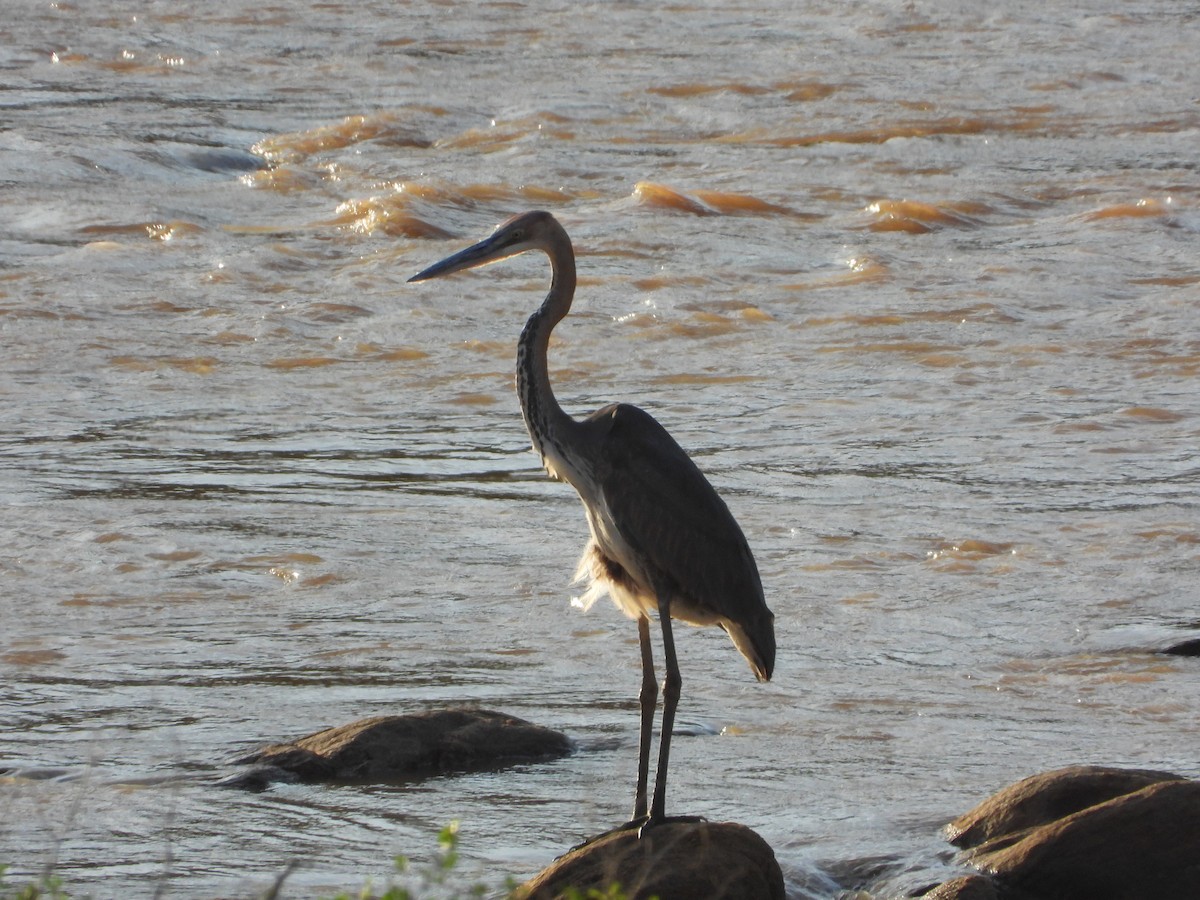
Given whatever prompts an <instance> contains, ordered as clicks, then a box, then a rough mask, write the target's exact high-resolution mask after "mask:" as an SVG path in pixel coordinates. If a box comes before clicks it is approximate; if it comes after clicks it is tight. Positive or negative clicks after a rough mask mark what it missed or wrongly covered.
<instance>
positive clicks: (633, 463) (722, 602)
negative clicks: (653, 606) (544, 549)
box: [589, 404, 770, 623]
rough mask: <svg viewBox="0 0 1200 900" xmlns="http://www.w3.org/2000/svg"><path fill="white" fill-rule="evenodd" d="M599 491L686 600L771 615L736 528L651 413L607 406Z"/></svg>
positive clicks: (742, 616) (598, 423)
mask: <svg viewBox="0 0 1200 900" xmlns="http://www.w3.org/2000/svg"><path fill="white" fill-rule="evenodd" d="M589 425H590V426H591V427H596V428H598V430H599V431H600V432H601V433H600V435H597V437H599V438H600V440H601V442H602V445H603V449H602V452H601V453H599V454H598V457H599V459H600V460H602V462H601V463H600V465H599V468H598V470H597V472H596V474H597V476H598V481H599V488H600V492H601V494H602V495H603V498H604V501H605V503H606V504H607V506H608V508H609V511H610V513H611V515H612V518H613V521H614V523H615V525H616V527H617V528H618V530H619V531H620V532H621V535H622V536H623V537H624V539H625V540H626V541H627V542H628V544H629V545H630V546H631V547H632V548H633V549H634V550H635V551H636V552H638V553H639V554H641V555H642V556H643V558H644V559H645V560H646V561H647V562H648V563H649V564H650V565H651V566H653V567H654V568H655V569H656V570H657V571H658V572H659V573H661V574H662V575H665V576H666V577H667V578H668V579H669V580H670V582H671V584H672V586H673V587H674V588H675V589H676V590H678V591H679V592H680V593H681V594H683V595H684V596H685V597H686V598H687V599H688V601H689V602H690V603H691V604H693V605H695V606H698V607H700V608H702V609H704V610H706V611H710V612H712V613H715V614H716V615H718V616H721V617H723V618H726V619H729V620H730V621H732V622H737V623H749V622H753V621H755V620H758V619H761V618H763V617H769V616H770V613H769V612H768V611H767V608H766V603H765V601H764V600H763V591H762V582H761V580H760V579H759V575H758V567H757V566H756V565H755V563H754V557H753V555H751V553H750V547H749V546H748V544H747V543H746V538H745V536H744V535H743V534H742V529H741V528H740V527H738V524H737V522H736V521H735V520H734V518H733V514H732V513H730V511H729V508H728V507H727V506H726V505H725V502H724V501H723V500H722V499H721V498H720V497H719V496H718V495H717V492H716V491H715V490H714V489H713V487H712V485H711V484H709V482H708V479H707V478H705V477H704V475H703V473H702V472H701V471H700V470H699V469H698V468H697V467H696V464H695V463H694V462H692V460H691V457H689V456H688V455H687V453H685V452H684V450H683V448H681V447H680V446H679V444H678V443H676V442H675V439H674V438H672V437H671V435H670V434H668V433H667V430H666V429H665V428H663V427H662V425H660V424H659V423H658V422H657V421H656V420H655V419H654V418H653V417H652V416H651V415H650V414H649V413H647V412H645V411H644V410H641V409H638V408H637V407H636V406H629V405H627V404H617V405H614V406H609V407H605V408H604V409H603V410H600V411H599V412H598V413H596V414H595V416H593V417H592V418H591V420H590V422H589Z"/></svg>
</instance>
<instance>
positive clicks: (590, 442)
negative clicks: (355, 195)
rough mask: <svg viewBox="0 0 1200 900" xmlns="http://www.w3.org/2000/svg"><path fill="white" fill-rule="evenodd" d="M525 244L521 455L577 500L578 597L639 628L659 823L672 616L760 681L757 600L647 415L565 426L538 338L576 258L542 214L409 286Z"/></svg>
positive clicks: (728, 533) (687, 474)
mask: <svg viewBox="0 0 1200 900" xmlns="http://www.w3.org/2000/svg"><path fill="white" fill-rule="evenodd" d="M527 250H540V251H542V252H543V253H545V254H546V255H547V256H548V257H549V258H550V266H551V270H552V279H551V284H550V292H549V293H548V294H547V295H546V299H545V300H544V301H543V302H542V305H541V306H540V307H539V308H538V310H537V311H536V312H535V313H534V314H533V315H532V316H530V317H529V321H528V322H527V323H526V324H525V328H524V330H523V331H522V332H521V338H520V340H519V341H518V343H517V394H518V396H519V398H520V401H521V412H522V414H523V415H524V417H525V425H526V427H527V428H528V429H529V436H530V438H532V440H533V448H534V450H536V451H537V452H538V455H539V456H541V458H542V464H543V465H544V466H545V467H546V471H547V472H549V473H550V475H551V477H553V478H557V479H559V480H561V481H566V482H568V483H569V484H570V485H571V486H572V487H573V488H575V490H576V491H577V492H578V493H579V498H580V499H581V500H582V501H583V508H584V511H585V512H586V513H587V520H588V526H589V528H590V529H591V540H590V541H589V542H588V545H587V548H586V550H585V551H584V554H583V559H582V560H581V561H580V564H579V572H578V575H579V577H581V578H588V579H590V587H589V590H588V592H587V595H585V597H586V598H587V599H588V600H594V599H595V598H596V597H597V596H600V595H602V594H605V593H607V594H609V595H610V596H611V597H612V599H613V601H614V602H615V603H616V605H617V606H618V607H620V609H621V610H622V611H623V612H624V613H625V614H626V615H627V616H629V617H630V618H632V619H635V620H636V621H637V625H638V639H639V641H640V643H641V653H642V687H641V693H640V694H639V699H640V702H641V732H640V743H639V749H638V776H637V789H636V791H635V794H634V809H633V819H634V822H635V823H638V822H640V823H644V824H656V823H658V822H661V821H663V820H664V819H665V817H666V814H665V806H666V788H667V760H668V757H669V755H670V748H671V730H672V728H673V726H674V721H675V707H676V705H677V704H678V702H679V690H680V685H681V679H680V676H679V664H678V662H677V661H676V658H675V641H674V638H673V637H672V634H671V619H672V618H675V619H679V620H680V621H683V622H687V623H689V624H692V625H720V626H721V627H722V628H723V629H725V631H726V633H728V635H729V637H730V638H732V639H733V644H734V646H735V647H737V649H738V650H739V651H740V652H741V654H742V656H744V657H745V658H746V660H747V661H748V662H749V663H750V668H751V669H753V670H754V674H755V675H756V676H757V677H758V679H759V680H760V681H767V680H769V679H770V677H771V670H772V669H773V668H774V666H775V629H774V624H773V622H774V619H775V617H774V615H773V614H772V613H771V611H770V610H769V609H767V604H766V602H765V601H764V599H763V590H762V582H761V581H760V579H759V575H758V567H757V566H756V565H755V564H754V557H753V556H752V555H751V553H750V547H749V546H748V545H747V543H746V538H745V536H744V535H743V534H742V530H741V528H739V527H738V524H737V522H736V521H735V520H734V518H733V515H732V514H731V513H730V512H729V508H728V507H727V506H726V505H725V503H724V501H722V500H721V498H720V497H719V496H717V492H716V491H715V490H713V488H712V485H710V484H709V483H708V480H707V479H706V478H705V477H704V475H703V474H701V472H700V470H699V469H698V468H697V467H696V464H695V463H693V462H692V460H691V458H690V457H689V456H688V455H687V453H685V452H684V451H683V449H682V448H681V447H680V446H679V444H677V443H676V442H675V440H674V439H673V438H672V437H671V436H670V435H669V434H668V433H667V431H666V429H665V428H663V427H662V426H661V425H660V424H659V423H658V422H657V421H655V420H654V419H653V418H652V417H651V416H650V414H649V413H647V412H644V411H643V410H641V409H638V408H637V407H636V406H630V405H628V404H625V403H614V404H611V405H609V406H605V407H604V408H603V409H600V410H597V411H596V412H594V413H592V414H591V415H590V416H588V417H587V418H586V419H584V420H582V421H578V420H576V419H574V418H572V417H571V416H569V415H568V414H567V413H566V412H564V411H563V409H562V407H561V406H559V405H558V401H557V400H555V399H554V392H553V390H552V389H551V387H550V372H549V368H548V366H547V362H546V350H547V347H548V346H549V342H550V332H551V331H553V330H554V326H555V325H557V324H558V323H559V322H560V321H562V319H563V317H564V316H566V314H567V312H568V311H569V310H570V309H571V300H572V299H573V298H574V296H575V253H574V250H573V249H572V247H571V239H570V238H569V237H568V236H567V232H566V231H565V230H564V229H563V227H562V226H561V225H560V224H559V223H558V221H557V220H556V219H555V218H554V216H552V215H550V214H549V213H547V212H540V211H539V212H527V213H523V214H521V215H517V216H514V217H512V218H511V219H509V220H508V221H506V222H504V223H503V224H501V225H499V226H498V227H497V228H496V230H495V231H494V232H493V233H492V235H491V236H490V237H488V238H486V239H485V240H483V241H480V242H479V243H477V244H475V245H473V246H471V247H468V248H466V249H465V250H462V251H460V252H458V253H456V254H454V255H453V256H450V257H448V258H446V259H444V260H442V261H441V262H439V263H435V264H434V265H432V266H430V267H429V268H427V269H425V270H424V271H422V272H420V273H419V274H417V275H414V276H413V277H412V278H410V279H409V281H424V280H425V279H427V278H437V277H439V276H441V275H449V274H450V273H451V272H459V271H461V270H463V269H470V268H474V267H475V266H482V265H486V264H487V263H491V262H496V261H497V260H501V259H507V258H508V257H510V256H516V255H517V254H518V253H524V252H526V251H527ZM652 612H657V614H658V619H659V622H660V624H661V626H662V641H663V656H664V659H665V663H666V669H667V675H666V679H665V680H664V682H663V689H662V693H663V715H662V730H661V733H660V737H659V752H658V771H657V774H656V775H655V784H654V798H653V802H652V803H651V805H650V808H649V814H648V815H647V809H646V783H647V779H648V776H649V768H650V744H651V739H652V734H653V729H654V710H655V707H656V705H657V702H658V685H657V684H656V681H655V676H654V659H653V654H652V651H651V645H650V614H651V613H652Z"/></svg>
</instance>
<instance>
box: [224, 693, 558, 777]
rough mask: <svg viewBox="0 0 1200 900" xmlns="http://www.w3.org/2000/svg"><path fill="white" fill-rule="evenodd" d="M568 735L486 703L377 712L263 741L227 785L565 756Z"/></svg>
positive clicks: (401, 773) (406, 773)
mask: <svg viewBox="0 0 1200 900" xmlns="http://www.w3.org/2000/svg"><path fill="white" fill-rule="evenodd" d="M572 749H573V748H572V744H571V741H570V739H569V738H567V737H566V735H564V734H561V733H560V732H557V731H553V730H552V729H549V728H544V727H542V726H540V725H534V724H532V723H530V722H526V721H525V720H524V719H518V718H517V717H515V716H509V715H506V714H504V713H499V712H493V711H491V710H485V709H441V710H430V711H428V712H419V713H412V714H410V715H404V716H375V717H374V718H370V719H360V720H359V721H357V722H352V723H350V724H349V725H340V726H338V727H336V728H327V729H325V730H324V731H318V732H316V733H315V734H310V735H308V736H307V737H302V738H300V739H299V740H297V741H293V742H291V743H286V744H272V745H271V746H269V747H264V748H263V749H262V750H259V751H257V752H255V753H253V754H251V755H249V756H247V757H244V758H243V759H241V760H239V761H238V762H240V763H243V764H253V765H254V766H255V767H256V768H255V769H253V770H251V771H250V772H248V773H242V774H240V775H238V776H235V777H234V778H231V779H227V780H226V781H225V782H223V783H224V784H229V785H233V786H238V787H245V788H250V789H260V788H261V787H264V786H266V784H267V783H269V782H271V781H277V780H284V779H286V780H293V781H297V780H298V781H391V780H399V779H405V778H411V777H414V776H419V775H427V774H431V773H435V772H447V771H459V770H463V771H469V770H473V769H480V768H490V767H492V766H497V765H512V764H515V763H519V762H523V761H529V760H535V759H546V758H552V757H558V756H565V755H566V754H568V753H570V752H571V750H572Z"/></svg>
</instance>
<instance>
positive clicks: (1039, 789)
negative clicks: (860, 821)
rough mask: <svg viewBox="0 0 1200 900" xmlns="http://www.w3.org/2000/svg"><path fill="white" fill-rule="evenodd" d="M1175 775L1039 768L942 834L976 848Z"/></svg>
mask: <svg viewBox="0 0 1200 900" xmlns="http://www.w3.org/2000/svg"><path fill="white" fill-rule="evenodd" d="M1179 777H1180V776H1178V775H1173V774H1172V773H1170V772H1156V771H1153V770H1150V769H1116V768H1111V767H1108V766H1068V767H1067V768H1065V769H1055V770H1054V771H1052V772H1042V773H1040V774H1038V775H1031V776H1029V777H1028V778H1023V779H1021V780H1020V781H1018V782H1016V783H1015V784H1011V785H1009V786H1008V787H1006V788H1004V790H1002V791H999V792H998V793H995V794H993V795H992V796H991V797H989V798H988V799H986V800H984V801H983V802H982V803H980V804H979V805H978V806H976V807H975V808H974V809H972V810H971V811H970V812H968V813H965V814H963V815H961V816H959V817H958V818H957V819H955V820H954V821H953V822H951V823H950V824H949V825H947V826H946V829H945V833H946V838H947V840H949V841H950V843H952V844H954V845H955V846H956V847H976V846H978V845H979V844H982V843H983V842H984V841H990V840H995V839H997V838H1000V837H1002V836H1004V835H1015V834H1016V833H1017V832H1020V831H1024V830H1026V829H1029V828H1034V827H1036V826H1038V825H1045V824H1047V823H1049V822H1053V821H1055V820H1056V819H1061V818H1063V817H1064V816H1069V815H1070V814H1071V813H1074V812H1079V810H1081V809H1087V808H1088V807H1089V806H1095V805H1096V804H1097V803H1103V802H1104V801H1106V800H1111V799H1112V798H1113V797H1119V796H1121V795H1122V794H1128V793H1130V792H1131V791H1137V790H1141V789H1142V788H1144V787H1146V786H1147V785H1151V784H1157V783H1158V782H1161V781H1178V780H1179Z"/></svg>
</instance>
